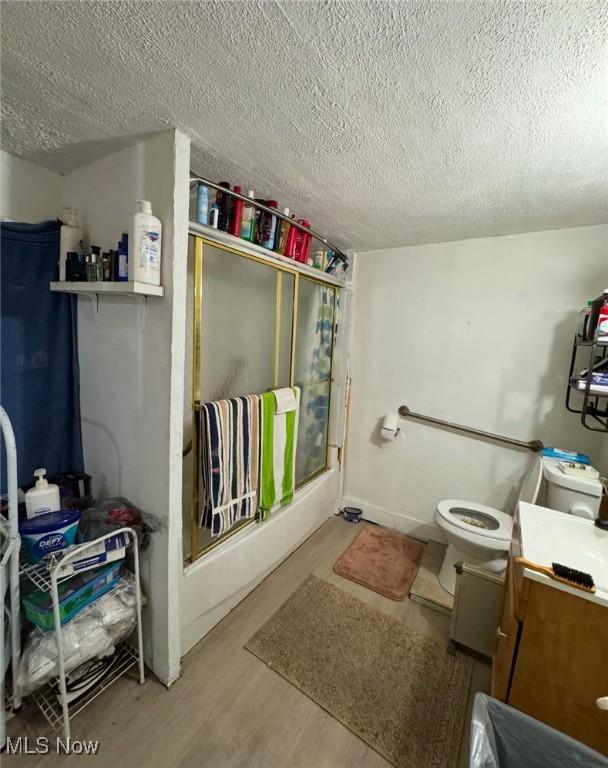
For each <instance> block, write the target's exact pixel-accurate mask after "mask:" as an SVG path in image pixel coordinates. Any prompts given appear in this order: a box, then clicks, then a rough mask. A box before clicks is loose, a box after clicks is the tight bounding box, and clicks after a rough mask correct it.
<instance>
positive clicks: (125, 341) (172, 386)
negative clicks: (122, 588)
mask: <svg viewBox="0 0 608 768" xmlns="http://www.w3.org/2000/svg"><path fill="white" fill-rule="evenodd" d="M188 162H189V141H188V140H187V139H186V137H184V136H182V135H181V134H180V133H179V132H176V131H168V132H165V133H160V134H157V135H155V136H153V137H152V138H149V139H147V140H145V141H141V142H139V143H137V144H136V145H135V146H131V147H128V148H126V149H124V150H122V151H120V152H117V153H115V154H112V155H109V156H108V157H105V158H103V159H101V160H98V161H96V162H94V163H92V164H90V165H87V166H85V167H83V168H79V169H78V170H76V171H74V172H73V173H71V174H69V175H68V176H66V178H65V194H64V204H65V205H68V206H70V207H74V208H77V209H78V210H79V211H80V215H81V224H82V226H83V229H84V231H85V232H86V233H87V238H88V241H89V243H94V244H96V245H100V246H102V249H103V250H107V249H108V248H116V245H117V241H118V239H119V238H120V234H121V232H122V231H123V230H125V231H126V230H128V227H129V222H130V219H131V215H132V213H133V210H134V201H135V200H136V199H141V198H143V199H146V200H150V201H151V203H152V210H153V212H154V213H155V215H157V216H158V217H159V218H160V220H161V222H162V224H163V244H162V285H163V286H164V288H165V295H164V297H163V298H152V297H151V298H149V299H148V302H147V306H146V308H145V312H144V310H143V308H142V307H139V306H138V305H137V304H136V303H135V301H134V300H133V298H127V297H111V296H102V297H100V299H99V309H98V313H97V315H96V314H95V311H94V306H93V305H92V303H91V302H89V301H88V300H87V298H86V297H81V298H80V299H79V311H78V322H79V355H80V373H81V385H80V393H81V408H82V427H83V442H84V453H85V466H86V468H87V471H88V472H90V473H91V474H92V475H93V477H94V489H93V490H94V493H95V494H96V495H98V496H100V497H102V498H103V497H104V496H108V495H112V496H115V495H124V496H126V497H128V498H129V499H130V500H131V501H132V502H134V503H135V504H137V505H138V506H140V507H141V508H142V509H144V510H146V511H147V512H150V513H152V514H154V515H156V516H157V517H159V518H161V520H162V521H163V523H164V529H163V531H161V532H159V533H156V534H154V536H153V537H152V545H151V547H150V550H149V551H147V552H146V553H144V556H143V575H144V582H145V588H146V590H147V594H148V597H149V605H148V608H147V609H146V611H145V617H146V622H147V631H146V632H145V642H146V658H147V661H148V663H149V664H150V665H151V667H152V669H153V671H154V672H155V674H156V675H157V677H159V678H160V679H161V680H162V681H163V682H166V683H170V682H172V681H173V680H174V679H175V678H176V677H177V676H178V674H179V659H180V648H179V605H178V594H177V592H178V586H179V576H180V571H181V552H180V537H181V463H182V462H181V450H182V388H183V372H184V368H183V366H184V361H183V357H184V338H183V334H184V323H185V321H184V311H185V310H184V305H185V281H186V258H187V220H188V214H187V209H188V171H189V169H188ZM140 323H142V325H141V327H140ZM176 391H177V392H179V397H177V398H176V397H174V396H173V395H174V394H175V392H176Z"/></svg>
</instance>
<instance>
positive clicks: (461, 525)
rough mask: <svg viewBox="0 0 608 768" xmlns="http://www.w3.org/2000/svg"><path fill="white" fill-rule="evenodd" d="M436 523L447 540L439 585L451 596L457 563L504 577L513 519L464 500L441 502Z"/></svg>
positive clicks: (490, 508)
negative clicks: (475, 566)
mask: <svg viewBox="0 0 608 768" xmlns="http://www.w3.org/2000/svg"><path fill="white" fill-rule="evenodd" d="M435 522H436V523H437V525H438V526H439V527H440V528H441V530H442V531H443V533H444V535H445V537H446V539H447V540H448V548H447V550H446V553H445V556H444V558H443V564H442V566H441V570H440V572H439V583H440V584H441V586H442V587H443V588H444V589H445V590H447V591H448V592H449V593H450V594H451V595H453V594H454V591H455V589H456V571H455V569H454V564H455V563H457V562H458V561H461V562H463V563H468V564H469V565H478V566H479V567H480V568H483V569H484V570H486V571H492V572H493V573H502V571H504V570H505V568H506V566H507V553H508V551H509V547H510V545H511V536H512V533H513V518H512V517H511V515H507V514H506V513H505V512H501V511H500V510H499V509H493V508H492V507H486V506H485V505H483V504H475V503H474V502H471V501H462V500H461V499H446V500H444V501H440V502H439V504H438V505H437V509H436V510H435Z"/></svg>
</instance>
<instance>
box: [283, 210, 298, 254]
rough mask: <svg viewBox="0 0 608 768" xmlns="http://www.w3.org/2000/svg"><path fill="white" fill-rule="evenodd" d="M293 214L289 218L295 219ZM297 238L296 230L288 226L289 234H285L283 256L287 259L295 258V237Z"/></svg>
mask: <svg viewBox="0 0 608 768" xmlns="http://www.w3.org/2000/svg"><path fill="white" fill-rule="evenodd" d="M295 217H296V215H295V213H292V214H291V218H292V219H295ZM297 236H298V228H297V227H292V226H291V224H290V225H289V232H288V233H287V240H286V242H285V253H284V254H283V256H287V258H288V259H293V258H295V255H296V237H297Z"/></svg>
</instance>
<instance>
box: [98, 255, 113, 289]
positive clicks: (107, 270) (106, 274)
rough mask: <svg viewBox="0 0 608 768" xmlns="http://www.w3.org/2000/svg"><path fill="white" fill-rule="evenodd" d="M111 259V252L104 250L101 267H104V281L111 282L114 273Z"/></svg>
mask: <svg viewBox="0 0 608 768" xmlns="http://www.w3.org/2000/svg"><path fill="white" fill-rule="evenodd" d="M110 266H111V261H110V252H109V251H104V252H103V253H102V254H101V268H102V272H103V275H102V280H103V281H104V283H108V282H110V280H111V279H112V273H111V271H110Z"/></svg>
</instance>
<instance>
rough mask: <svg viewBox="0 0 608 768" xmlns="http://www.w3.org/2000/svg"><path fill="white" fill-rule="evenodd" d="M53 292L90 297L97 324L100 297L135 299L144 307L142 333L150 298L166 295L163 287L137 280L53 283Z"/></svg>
mask: <svg viewBox="0 0 608 768" xmlns="http://www.w3.org/2000/svg"><path fill="white" fill-rule="evenodd" d="M50 288H51V291H54V292H55V293H75V294H77V295H80V296H88V298H89V299H91V302H92V304H93V314H94V317H95V322H97V316H98V314H99V297H100V296H127V297H128V298H132V299H135V301H136V302H137V303H138V304H139V305H140V307H142V311H141V312H139V330H140V332H141V333H143V332H144V330H145V325H146V318H145V312H146V306H147V303H148V296H153V297H157V298H158V297H160V296H163V295H164V293H165V289H164V288H163V287H162V285H149V284H148V283H140V282H138V281H137V280H135V281H129V282H118V281H116V282H109V281H108V282H102V283H89V282H83V283H80V282H72V281H68V280H66V281H63V280H61V281H59V280H56V281H53V282H51V284H50Z"/></svg>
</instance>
